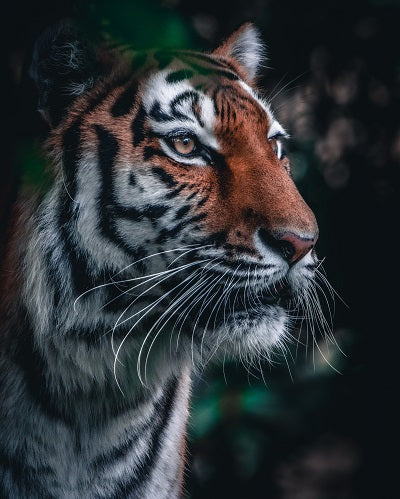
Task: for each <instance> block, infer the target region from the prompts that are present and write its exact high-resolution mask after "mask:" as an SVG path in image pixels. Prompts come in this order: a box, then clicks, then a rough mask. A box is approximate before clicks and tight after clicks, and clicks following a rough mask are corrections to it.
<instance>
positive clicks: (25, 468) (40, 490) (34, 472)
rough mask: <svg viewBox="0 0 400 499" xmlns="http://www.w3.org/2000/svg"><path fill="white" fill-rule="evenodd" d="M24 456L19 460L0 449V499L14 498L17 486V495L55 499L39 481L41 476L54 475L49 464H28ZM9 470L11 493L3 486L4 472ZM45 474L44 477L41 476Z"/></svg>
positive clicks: (48, 476) (46, 477) (47, 477)
mask: <svg viewBox="0 0 400 499" xmlns="http://www.w3.org/2000/svg"><path fill="white" fill-rule="evenodd" d="M23 459H24V456H23V455H21V460H19V459H17V458H15V457H12V456H10V455H8V454H6V453H5V452H3V451H2V450H1V449H0V494H1V498H2V499H7V498H8V497H10V499H11V498H12V499H14V498H15V497H16V495H15V493H16V488H18V497H30V498H34V497H37V498H39V497H40V498H43V499H56V498H55V496H52V495H50V494H49V493H48V492H46V490H45V489H44V487H43V486H42V485H41V484H40V483H39V480H40V479H41V478H45V479H46V480H48V479H49V478H50V477H51V476H54V471H53V470H52V469H51V468H50V466H37V467H34V466H30V465H27V464H26V463H24V461H23ZM7 471H8V472H9V473H10V475H11V479H12V485H11V489H12V495H10V494H8V492H7V491H6V489H5V487H6V484H5V480H4V473H6V472H7ZM43 475H45V477H43Z"/></svg>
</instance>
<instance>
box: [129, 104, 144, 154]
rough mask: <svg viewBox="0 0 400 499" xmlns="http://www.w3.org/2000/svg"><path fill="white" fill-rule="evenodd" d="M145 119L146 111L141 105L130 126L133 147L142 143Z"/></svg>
mask: <svg viewBox="0 0 400 499" xmlns="http://www.w3.org/2000/svg"><path fill="white" fill-rule="evenodd" d="M145 119H146V111H145V109H144V107H143V105H141V106H140V107H139V109H138V112H137V113H136V116H135V118H134V119H133V121H132V125H131V130H132V134H133V145H134V146H135V147H137V146H138V145H139V144H140V143H141V142H143V140H144V138H145V134H144V122H145Z"/></svg>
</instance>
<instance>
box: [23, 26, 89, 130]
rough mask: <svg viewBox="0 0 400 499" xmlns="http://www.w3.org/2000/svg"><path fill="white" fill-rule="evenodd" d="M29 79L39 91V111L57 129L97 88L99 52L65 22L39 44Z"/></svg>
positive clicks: (36, 47)
mask: <svg viewBox="0 0 400 499" xmlns="http://www.w3.org/2000/svg"><path fill="white" fill-rule="evenodd" d="M29 75H30V76H31V78H32V79H33V80H34V82H35V83H36V86H37V89H38V93H39V101H38V111H39V112H40V113H41V114H42V116H43V117H44V119H45V120H46V121H47V122H48V123H49V125H50V127H52V128H54V127H55V126H57V125H58V123H59V122H60V121H61V119H62V117H63V114H64V111H65V109H66V108H67V107H68V105H69V104H70V103H71V102H72V101H73V100H74V99H75V98H76V97H77V96H79V95H81V94H83V93H84V92H85V91H86V90H88V89H89V88H91V87H92V86H93V85H94V83H95V80H96V78H97V63H96V56H95V52H94V50H93V49H92V48H91V46H90V44H89V43H88V42H87V41H86V40H85V39H84V37H83V36H82V35H81V34H80V33H79V31H78V29H77V28H76V27H75V26H73V25H72V24H71V23H69V22H68V21H62V22H60V23H58V24H57V25H55V26H52V27H50V28H48V29H47V30H46V31H45V32H44V33H42V35H41V36H40V37H39V38H38V40H37V41H36V43H35V45H34V48H33V55H32V63H31V66H30V69H29Z"/></svg>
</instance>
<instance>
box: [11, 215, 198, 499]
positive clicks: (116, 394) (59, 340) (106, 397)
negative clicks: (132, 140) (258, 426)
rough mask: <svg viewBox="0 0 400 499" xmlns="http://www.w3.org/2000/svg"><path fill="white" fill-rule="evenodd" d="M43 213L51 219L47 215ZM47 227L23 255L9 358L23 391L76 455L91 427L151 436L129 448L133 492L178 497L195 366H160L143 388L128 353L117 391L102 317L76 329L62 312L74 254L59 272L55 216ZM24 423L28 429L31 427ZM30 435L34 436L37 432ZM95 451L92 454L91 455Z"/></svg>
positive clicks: (67, 305) (68, 301)
mask: <svg viewBox="0 0 400 499" xmlns="http://www.w3.org/2000/svg"><path fill="white" fill-rule="evenodd" d="M45 215H47V216H49V210H47V211H46V212H45ZM46 230H47V233H45V237H43V234H40V233H39V232H38V231H37V230H33V231H32V234H31V240H30V243H29V245H28V246H29V247H28V251H27V254H26V255H25V272H26V275H25V277H24V280H25V282H27V283H28V285H27V287H26V288H25V290H24V292H23V294H22V299H21V309H20V314H19V316H20V324H19V326H15V328H16V332H15V336H14V341H15V342H16V344H17V347H16V348H15V351H14V353H13V354H12V355H13V357H14V358H13V363H14V364H15V365H17V366H18V369H19V371H20V372H21V373H22V375H23V378H24V382H25V393H26V394H27V395H28V398H29V400H32V401H33V403H34V405H35V410H37V411H38V414H40V419H41V420H43V421H44V422H45V425H46V427H48V428H49V431H51V428H52V427H53V425H54V424H56V425H59V424H61V425H62V427H63V428H65V431H67V432H71V434H73V435H75V436H74V438H78V439H80V440H81V441H80V443H79V445H78V450H75V452H76V454H77V456H78V455H79V449H80V448H89V447H96V445H95V444H94V442H93V438H92V437H93V432H95V431H97V430H93V428H95V429H96V428H101V435H102V437H104V435H107V434H109V435H110V439H112V438H113V436H114V434H115V431H116V427H117V428H121V427H122V428H123V427H124V425H127V426H129V431H130V432H133V433H135V432H137V433H140V432H144V435H147V433H148V438H147V439H146V441H145V445H143V441H140V439H138V438H137V437H136V442H131V444H130V454H134V455H135V459H134V460H133V461H132V462H130V463H129V465H130V466H131V475H132V478H131V480H130V481H128V482H129V483H130V485H129V487H131V490H134V491H135V493H137V491H138V490H142V491H143V492H141V493H140V495H139V496H140V497H144V498H147V497H148V498H152V497H160V498H161V497H171V498H172V497H178V496H179V490H180V484H181V482H182V476H183V474H182V473H183V463H184V448H185V431H186V424H187V416H188V401H189V392H190V369H189V367H188V366H187V364H185V363H181V364H180V365H179V366H178V367H177V366H171V365H170V364H171V362H170V364H168V362H167V361H165V362H162V363H160V372H158V373H157V375H156V376H155V377H154V378H153V379H152V380H151V382H150V384H149V387H148V388H143V387H142V386H140V385H138V384H135V383H132V378H133V375H132V373H131V372H130V371H132V369H130V366H129V364H127V362H126V360H127V359H129V355H128V356H127V357H125V358H124V359H123V361H124V365H122V363H120V364H118V367H119V373H120V374H121V377H120V380H122V381H121V383H120V388H121V389H120V388H118V387H117V385H116V383H115V380H114V377H113V374H114V373H113V371H112V364H113V359H114V354H113V352H112V349H111V346H110V342H109V339H108V338H107V337H104V335H102V334H101V333H100V334H99V330H100V331H101V329H100V327H99V324H100V325H101V320H100V321H98V322H97V323H96V321H95V320H94V321H93V326H92V328H90V327H89V328H88V329H85V328H86V326H82V328H80V327H79V325H80V324H84V319H85V317H82V321H81V322H80V321H79V320H78V319H79V318H78V319H76V321H75V322H74V324H75V325H76V329H74V328H73V327H72V328H71V326H70V325H68V327H66V326H65V323H64V319H65V321H66V322H67V323H68V317H67V316H63V315H62V314H66V313H68V310H70V313H72V312H71V310H73V299H72V298H73V296H72V295H71V294H70V292H69V289H70V287H69V282H68V274H64V275H63V272H65V269H66V268H67V266H63V258H65V259H66V260H67V259H68V257H70V255H61V256H59V259H60V260H59V263H60V265H59V268H58V267H57V266H55V261H54V260H52V259H51V257H49V255H50V256H51V255H53V256H54V254H53V253H52V251H51V250H52V248H51V247H50V246H49V245H47V241H51V240H52V239H51V238H49V237H48V236H49V232H50V233H51V232H52V231H53V233H57V230H58V227H57V225H56V224H53V221H52V219H51V218H50V220H48V221H47V225H46ZM53 240H54V238H53ZM51 271H52V272H53V274H52V275H51ZM66 275H67V277H66ZM60 304H61V305H60ZM96 325H97V328H96ZM82 333H85V334H82ZM86 333H88V335H89V336H88V335H87V334H86ZM128 346H129V345H128ZM125 372H128V375H126V376H125V375H124V373H125ZM117 374H118V373H117ZM33 421H34V420H33ZM26 424H27V426H26V427H27V428H29V427H31V426H32V425H34V422H32V421H31V422H30V423H29V424H28V423H26ZM89 428H90V431H89ZM30 431H32V432H33V433H35V429H34V428H33V427H32V428H31V429H30ZM98 431H99V432H100V429H99V430H98ZM77 435H79V437H77ZM87 435H89V436H90V435H92V436H91V437H90V438H91V440H90V442H89V441H87V442H86V441H85V439H87ZM24 438H26V437H24ZM139 444H140V445H139ZM98 454H99V451H98V450H96V449H93V456H95V455H98ZM149 477H150V478H149ZM128 482H127V483H128ZM124 483H125V482H124ZM160 484H161V487H162V488H163V487H165V484H169V485H168V487H169V488H168V487H167V489H165V490H166V491H167V492H162V493H161V492H160ZM126 492H127V494H128V492H129V491H126ZM126 497H128V495H126Z"/></svg>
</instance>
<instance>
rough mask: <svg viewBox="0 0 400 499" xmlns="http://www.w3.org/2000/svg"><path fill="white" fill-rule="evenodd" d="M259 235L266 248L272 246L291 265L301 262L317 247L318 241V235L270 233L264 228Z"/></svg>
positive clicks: (286, 232) (291, 232) (288, 232)
mask: <svg viewBox="0 0 400 499" xmlns="http://www.w3.org/2000/svg"><path fill="white" fill-rule="evenodd" d="M258 235H259V237H260V240H261V241H262V242H263V243H264V244H265V245H266V246H269V247H271V246H272V247H273V248H274V249H275V250H277V251H278V252H279V253H280V254H281V255H282V256H283V258H284V259H285V260H286V261H287V262H288V263H290V264H291V265H293V264H294V263H296V262H298V261H299V260H301V259H302V258H303V256H305V255H306V254H307V253H308V252H309V251H310V250H311V249H312V248H313V247H314V246H315V243H316V242H317V239H318V234H317V233H316V234H298V233H296V232H293V231H282V232H281V231H280V232H277V233H276V232H275V233H274V232H272V233H269V232H268V231H267V230H266V229H264V228H261V229H259V231H258Z"/></svg>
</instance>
